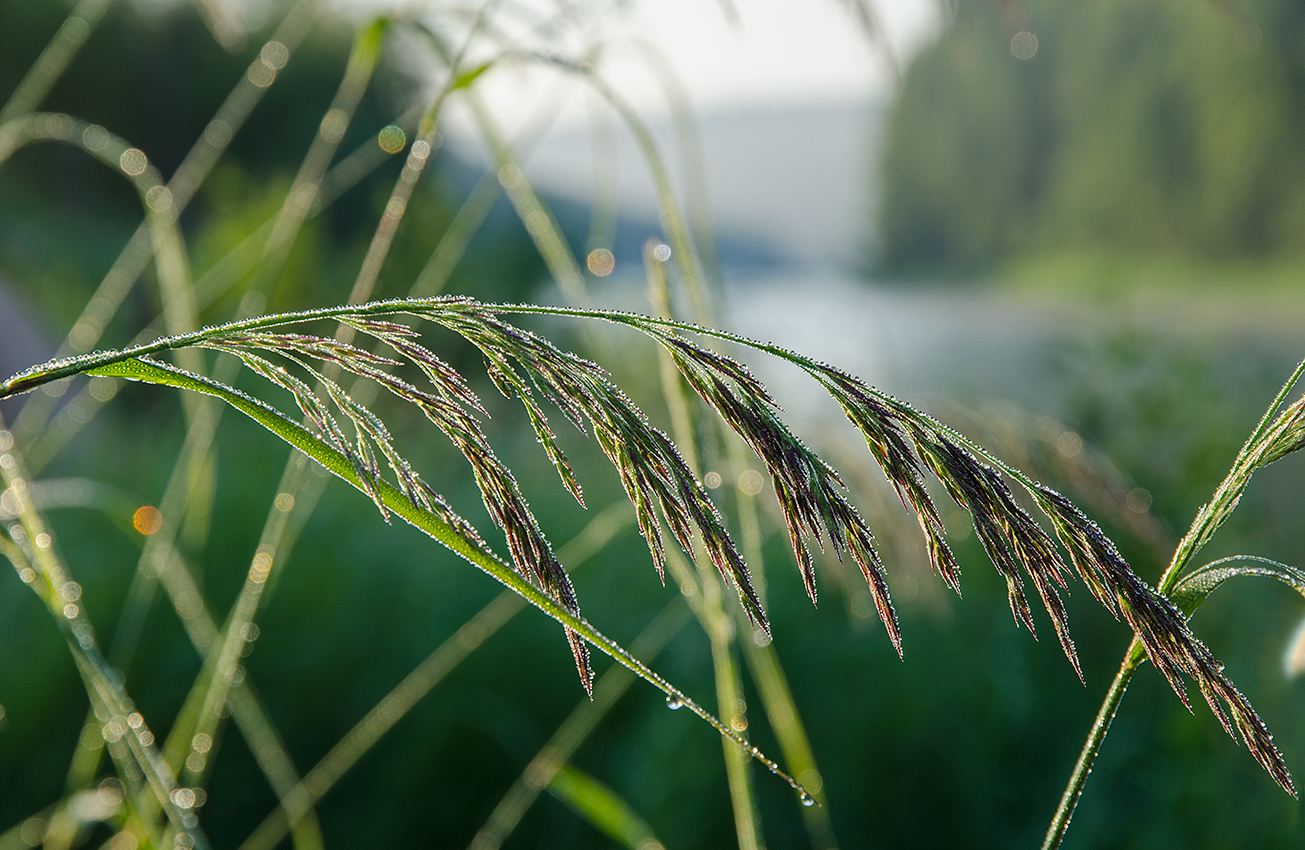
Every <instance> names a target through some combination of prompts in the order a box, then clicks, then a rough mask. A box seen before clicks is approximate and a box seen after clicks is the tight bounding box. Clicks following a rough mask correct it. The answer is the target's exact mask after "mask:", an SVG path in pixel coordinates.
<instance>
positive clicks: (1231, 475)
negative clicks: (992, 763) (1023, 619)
mask: <svg viewBox="0 0 1305 850" xmlns="http://www.w3.org/2000/svg"><path fill="white" fill-rule="evenodd" d="M1303 374H1305V360H1302V361H1301V363H1300V364H1299V365H1298V366H1297V367H1296V369H1295V371H1293V372H1292V373H1291V375H1290V376H1289V377H1288V378H1287V381H1286V383H1284V384H1283V385H1282V389H1281V390H1279V391H1278V395H1277V396H1275V397H1274V399H1273V401H1272V402H1271V403H1270V404H1269V407H1268V409H1267V410H1266V411H1265V412H1264V416H1263V417H1261V418H1260V421H1259V424H1257V425H1256V426H1255V430H1254V431H1252V432H1251V436H1250V437H1249V438H1247V440H1246V443H1245V444H1244V445H1243V446H1242V448H1241V451H1239V452H1238V453H1237V457H1236V459H1235V460H1234V461H1233V465H1232V469H1230V470H1229V471H1228V475H1227V476H1225V477H1224V479H1223V481H1221V482H1220V483H1219V486H1218V487H1217V488H1216V489H1215V491H1214V495H1213V496H1211V497H1210V501H1209V502H1207V503H1206V504H1205V505H1203V506H1202V507H1201V510H1200V511H1199V512H1198V513H1197V515H1196V519H1194V520H1193V521H1192V525H1191V527H1190V528H1189V529H1188V531H1187V534H1185V535H1183V539H1182V540H1181V541H1179V543H1178V546H1177V547H1176V548H1175V549H1174V554H1173V558H1171V559H1170V561H1169V566H1168V567H1167V568H1166V569H1165V571H1164V574H1163V575H1162V576H1161V577H1160V581H1159V582H1158V583H1157V584H1156V592H1157V593H1159V594H1161V595H1163V596H1165V597H1168V596H1169V594H1170V592H1171V591H1172V590H1173V589H1174V586H1175V585H1177V584H1178V581H1179V579H1181V578H1182V575H1183V572H1184V570H1186V569H1187V567H1188V565H1189V564H1191V562H1192V559H1193V558H1195V557H1196V554H1197V553H1198V552H1200V550H1201V548H1202V547H1203V546H1204V545H1205V544H1206V543H1207V542H1208V541H1209V539H1210V537H1211V536H1212V535H1213V534H1214V532H1215V531H1216V530H1217V529H1218V528H1219V526H1220V525H1222V524H1223V521H1224V520H1225V519H1227V518H1228V516H1229V515H1230V514H1231V513H1232V512H1233V510H1234V509H1235V508H1236V507H1237V502H1238V500H1239V499H1240V498H1241V495H1242V493H1243V492H1244V491H1245V490H1246V487H1247V485H1248V484H1250V481H1251V475H1252V474H1253V473H1254V472H1255V470H1256V469H1257V468H1258V467H1259V466H1260V465H1261V462H1262V456H1261V452H1262V451H1263V449H1264V447H1265V446H1264V441H1265V438H1266V437H1267V436H1269V435H1270V433H1271V431H1272V430H1274V429H1273V415H1274V414H1275V413H1276V412H1277V411H1278V408H1280V407H1282V405H1283V403H1284V402H1285V401H1286V400H1287V395H1288V394H1289V393H1290V392H1291V390H1292V388H1293V387H1294V386H1296V382H1297V381H1299V380H1300V378H1301V376H1302V375H1303ZM1145 657H1146V653H1145V651H1144V650H1143V648H1142V646H1141V643H1140V642H1139V641H1138V640H1137V638H1133V642H1132V643H1131V644H1129V647H1128V652H1127V654H1126V655H1125V656H1124V660H1123V662H1122V663H1121V664H1120V666H1119V672H1118V673H1116V674H1115V679H1114V681H1113V682H1111V683H1110V690H1109V691H1107V692H1106V698H1105V701H1104V702H1102V704H1101V710H1100V711H1098V712H1097V719H1096V721H1095V722H1094V723H1093V724H1092V730H1091V731H1090V732H1089V733H1088V737H1087V740H1086V741H1084V742H1083V749H1082V750H1081V751H1080V752H1079V756H1078V762H1077V763H1076V764H1075V765H1074V770H1073V772H1072V773H1070V777H1069V783H1068V784H1067V785H1066V786H1065V793H1064V794H1063V795H1062V796H1061V799H1060V805H1059V806H1057V808H1056V813H1055V814H1054V815H1053V816H1052V818H1051V825H1050V826H1049V827H1048V828H1047V837H1046V839H1045V841H1044V842H1043V845H1042V847H1043V850H1055V848H1057V847H1059V846H1060V843H1061V841H1063V840H1064V838H1065V831H1066V830H1067V829H1069V820H1070V818H1071V817H1073V815H1074V807H1075V806H1077V805H1078V798H1079V797H1081V796H1082V795H1083V788H1084V786H1085V785H1086V784H1087V778H1088V774H1089V773H1091V771H1092V763H1093V762H1095V761H1096V757H1097V752H1098V751H1099V750H1100V749H1101V745H1102V743H1103V742H1104V741H1105V739H1106V733H1107V732H1109V731H1110V722H1111V720H1113V719H1114V717H1115V712H1116V711H1118V709H1119V703H1120V702H1121V701H1122V700H1123V698H1124V692H1125V691H1126V690H1128V683H1129V682H1130V681H1132V678H1133V674H1134V673H1135V672H1137V668H1138V667H1139V666H1140V665H1141V663H1142V660H1143V659H1144V658H1145Z"/></svg>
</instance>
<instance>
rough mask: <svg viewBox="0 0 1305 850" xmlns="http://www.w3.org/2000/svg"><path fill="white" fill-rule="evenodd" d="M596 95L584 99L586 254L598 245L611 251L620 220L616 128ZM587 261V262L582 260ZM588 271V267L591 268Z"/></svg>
mask: <svg viewBox="0 0 1305 850" xmlns="http://www.w3.org/2000/svg"><path fill="white" fill-rule="evenodd" d="M596 101H597V98H594V97H590V98H589V102H588V104H587V105H588V109H587V110H586V111H587V112H588V115H589V145H590V150H591V151H592V152H593V162H594V169H593V189H592V190H591V192H590V201H589V238H588V239H587V240H586V242H585V253H586V255H589V254H592V253H593V252H594V251H597V250H599V249H600V248H601V249H603V250H606V251H611V250H612V248H613V247H615V245H616V227H617V223H618V222H619V220H620V203H621V194H620V188H621V182H620V180H621V172H620V156H619V152H618V149H617V143H616V128H615V127H614V126H613V125H612V122H611V121H610V120H609V118H608V116H607V115H605V114H604V113H603V112H602V110H600V109H599V104H598V103H597V102H596ZM585 265H586V266H588V265H589V263H588V262H586V263H585ZM591 273H592V269H591Z"/></svg>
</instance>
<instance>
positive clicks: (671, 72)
mask: <svg viewBox="0 0 1305 850" xmlns="http://www.w3.org/2000/svg"><path fill="white" fill-rule="evenodd" d="M631 43H632V44H633V45H634V46H635V47H636V48H638V50H639V51H640V52H641V53H642V54H643V56H644V61H645V63H646V65H647V67H648V68H649V69H650V70H651V71H652V72H653V76H655V77H656V78H657V81H658V82H659V83H660V84H661V87H662V92H663V94H664V95H665V97H666V103H667V105H668V106H670V108H671V123H672V124H673V125H674V127H675V150H676V156H677V158H678V159H679V163H680V171H681V175H682V177H683V186H684V214H685V218H686V220H687V221H688V223H689V231H690V235H691V237H692V240H693V244H694V245H695V246H696V248H697V250H698V259H699V261H700V262H701V265H702V269H703V272H704V275H705V276H706V282H707V284H708V286H709V287H715V286H719V284H720V260H719V258H718V256H717V253H716V235H715V231H714V229H713V227H712V223H711V199H710V198H708V197H707V185H708V183H707V168H706V163H705V160H704V157H703V154H702V144H701V142H700V139H699V133H698V125H697V119H696V117H695V116H694V112H693V102H692V98H691V97H690V96H689V90H688V88H686V87H685V85H684V81H683V80H682V79H680V75H679V74H678V73H677V72H676V70H675V67H674V66H673V65H672V64H671V62H670V60H669V59H667V58H666V54H665V53H663V52H662V51H661V49H660V48H658V47H657V46H656V45H654V44H653V43H652V42H650V41H647V40H645V39H642V38H634V39H631ZM708 303H710V302H708ZM699 321H702V317H699ZM704 324H712V323H710V322H704Z"/></svg>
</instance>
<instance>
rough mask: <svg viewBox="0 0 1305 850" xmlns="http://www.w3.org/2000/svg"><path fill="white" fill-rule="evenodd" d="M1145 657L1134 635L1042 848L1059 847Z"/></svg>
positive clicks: (1093, 724) (1080, 755)
mask: <svg viewBox="0 0 1305 850" xmlns="http://www.w3.org/2000/svg"><path fill="white" fill-rule="evenodd" d="M1144 658H1146V652H1145V651H1144V650H1143V649H1142V643H1141V641H1139V640H1138V639H1137V638H1136V637H1135V638H1133V642H1132V643H1130V644H1129V646H1128V652H1127V653H1126V654H1125V655H1124V662H1123V663H1122V664H1120V665H1119V672H1118V673H1116V674H1115V680H1114V681H1113V682H1111V683H1110V690H1109V691H1107V692H1106V698H1105V701H1104V702H1102V703H1101V710H1100V711H1098V712H1097V719H1096V720H1094V721H1093V722H1092V731H1090V732H1089V733H1088V737H1087V742H1086V743H1085V744H1084V745H1083V750H1082V752H1080V753H1079V754H1078V762H1077V763H1076V764H1075V765H1074V771H1073V772H1072V773H1071V774H1070V776H1069V784H1068V785H1066V786H1065V793H1064V794H1062V795H1061V798H1060V805H1059V806H1057V807H1056V814H1055V815H1054V816H1052V818H1051V825H1050V826H1049V827H1048V828H1047V837H1046V838H1045V839H1043V841H1042V850H1055V848H1057V847H1059V846H1060V842H1062V841H1064V840H1065V831H1066V830H1068V829H1069V820H1070V818H1072V817H1073V816H1074V807H1075V806H1077V805H1078V798H1079V797H1081V796H1082V795H1083V786H1084V785H1086V784H1087V779H1088V774H1090V773H1091V772H1092V765H1093V763H1094V762H1095V761H1096V760H1097V753H1098V752H1099V751H1100V749H1101V744H1102V742H1103V741H1105V739H1106V733H1107V732H1109V731H1110V723H1111V721H1113V720H1114V719H1115V712H1117V711H1118V710H1119V703H1120V702H1122V701H1123V699H1124V692H1125V691H1127V690H1128V683H1129V682H1131V681H1132V679H1133V673H1134V672H1136V670H1137V668H1138V666H1139V665H1140V664H1141V663H1142V660H1143V659H1144Z"/></svg>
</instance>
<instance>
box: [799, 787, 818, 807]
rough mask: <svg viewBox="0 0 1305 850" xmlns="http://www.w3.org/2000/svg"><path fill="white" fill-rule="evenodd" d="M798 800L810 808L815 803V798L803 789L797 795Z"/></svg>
mask: <svg viewBox="0 0 1305 850" xmlns="http://www.w3.org/2000/svg"><path fill="white" fill-rule="evenodd" d="M798 800H799V801H800V802H801V803H802V805H804V806H806V807H807V808H811V807H812V806H814V805H815V804H816V798H815V797H812V796H811V795H810V794H808V793H807V792H805V791H803V792H802V793H801V794H800V795H798Z"/></svg>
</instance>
